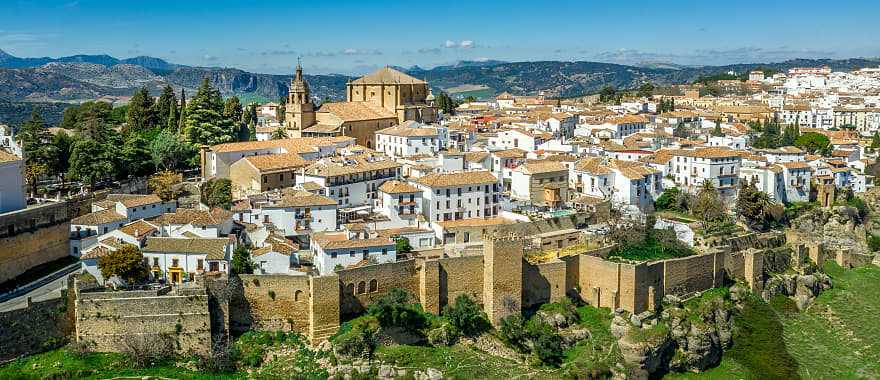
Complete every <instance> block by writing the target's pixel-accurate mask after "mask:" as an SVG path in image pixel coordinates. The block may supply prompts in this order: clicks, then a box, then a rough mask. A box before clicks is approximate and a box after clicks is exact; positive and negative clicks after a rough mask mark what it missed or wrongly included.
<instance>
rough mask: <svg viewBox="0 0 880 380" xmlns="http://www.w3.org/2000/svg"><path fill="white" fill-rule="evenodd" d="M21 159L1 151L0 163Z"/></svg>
mask: <svg viewBox="0 0 880 380" xmlns="http://www.w3.org/2000/svg"><path fill="white" fill-rule="evenodd" d="M19 160H21V157H19V156H16V155H14V154H12V153H9V152H7V151H5V150H3V149H0V162H11V161H19Z"/></svg>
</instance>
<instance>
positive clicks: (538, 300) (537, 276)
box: [522, 259, 569, 308]
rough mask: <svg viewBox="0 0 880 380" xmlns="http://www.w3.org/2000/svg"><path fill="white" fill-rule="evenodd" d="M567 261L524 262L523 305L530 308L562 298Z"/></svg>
mask: <svg viewBox="0 0 880 380" xmlns="http://www.w3.org/2000/svg"><path fill="white" fill-rule="evenodd" d="M566 268H567V264H566V262H564V261H562V260H559V259H556V260H552V261H549V262H546V263H541V264H538V265H532V264H529V263H528V262H523V279H522V287H523V290H522V298H523V301H522V307H523V308H530V307H533V306H536V305H540V304H542V303H547V302H553V301H557V300H560V299H562V297H564V296H565V294H566V292H567V290H568V289H569V288H567V287H566V284H567V283H568V281H567V276H566Z"/></svg>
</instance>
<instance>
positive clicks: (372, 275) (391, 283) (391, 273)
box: [336, 260, 420, 316]
mask: <svg viewBox="0 0 880 380" xmlns="http://www.w3.org/2000/svg"><path fill="white" fill-rule="evenodd" d="M336 274H337V275H338V276H339V282H340V284H341V286H342V292H341V294H340V297H341V304H340V312H341V313H342V315H343V316H352V315H358V314H361V313H363V312H364V311H366V309H367V307H369V306H370V304H372V303H373V302H374V301H376V300H377V299H379V298H380V297H382V296H383V295H385V293H386V292H387V291H389V290H391V289H394V288H400V289H405V290H407V291H409V292H410V293H412V294H413V295H416V296H418V295H419V294H420V292H419V270H418V269H417V268H416V260H404V261H398V262H395V263H387V264H377V265H365V266H362V267H358V268H351V269H342V270H338V271H336Z"/></svg>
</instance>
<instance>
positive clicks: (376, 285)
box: [370, 279, 379, 293]
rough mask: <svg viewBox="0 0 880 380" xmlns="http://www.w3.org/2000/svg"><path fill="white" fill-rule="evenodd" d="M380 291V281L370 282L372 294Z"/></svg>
mask: <svg viewBox="0 0 880 380" xmlns="http://www.w3.org/2000/svg"><path fill="white" fill-rule="evenodd" d="M378 291H379V281H376V279H372V280H370V293H374V292H378Z"/></svg>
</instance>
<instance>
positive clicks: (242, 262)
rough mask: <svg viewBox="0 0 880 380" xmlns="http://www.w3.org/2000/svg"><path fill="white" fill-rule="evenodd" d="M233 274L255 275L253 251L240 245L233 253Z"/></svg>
mask: <svg viewBox="0 0 880 380" xmlns="http://www.w3.org/2000/svg"><path fill="white" fill-rule="evenodd" d="M231 265H232V273H236V274H251V273H254V262H253V260H251V251H250V250H249V249H248V248H247V247H245V246H244V245H238V246H237V247H235V250H234V251H232V264H231Z"/></svg>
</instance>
